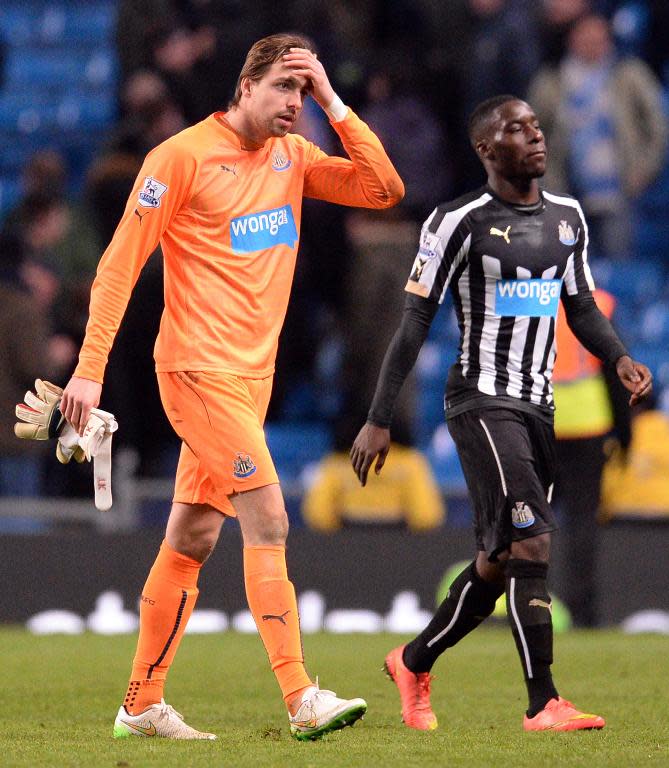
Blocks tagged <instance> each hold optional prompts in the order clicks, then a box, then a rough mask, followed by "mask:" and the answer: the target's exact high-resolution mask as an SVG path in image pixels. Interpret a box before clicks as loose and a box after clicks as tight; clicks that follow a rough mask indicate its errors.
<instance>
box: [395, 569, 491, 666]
mask: <svg viewBox="0 0 669 768" xmlns="http://www.w3.org/2000/svg"><path fill="white" fill-rule="evenodd" d="M503 592H504V590H503V588H501V587H498V586H497V585H495V584H490V583H488V582H486V581H483V579H482V578H481V577H480V576H479V575H478V573H477V572H476V564H475V563H471V564H470V565H469V566H468V567H467V568H465V570H464V571H462V573H460V575H459V576H457V578H456V579H455V581H454V582H453V583H452V584H451V588H450V590H449V592H448V595H447V596H446V599H445V600H444V602H443V603H442V604H441V605H440V606H439V608H438V609H437V612H436V613H435V615H434V617H433V618H432V621H431V622H430V623H429V624H428V625H427V627H426V628H425V629H424V630H423V631H422V632H421V633H420V635H418V637H417V638H416V639H415V640H412V641H411V642H410V643H409V644H408V645H407V647H406V648H405V649H404V657H403V661H404V663H405V664H406V666H407V668H408V669H410V670H411V671H412V672H415V673H416V674H418V673H420V672H429V671H430V670H431V669H432V665H433V664H434V662H435V661H436V660H437V658H438V657H439V656H440V655H441V654H442V653H443V652H444V651H445V650H446V649H447V648H450V647H451V646H453V645H455V644H456V643H457V642H459V641H460V640H462V638H463V637H464V636H465V635H467V634H469V632H471V631H472V630H473V629H476V627H478V625H479V624H480V623H481V622H482V621H483V620H484V619H485V618H487V617H488V616H490V614H491V613H492V612H493V610H494V609H495V603H496V602H497V598H498V597H499V596H500V595H502V594H503Z"/></svg>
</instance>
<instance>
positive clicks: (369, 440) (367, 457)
mask: <svg viewBox="0 0 669 768" xmlns="http://www.w3.org/2000/svg"><path fill="white" fill-rule="evenodd" d="M389 450H390V430H389V429H386V428H385V427H377V426H376V425H375V424H370V423H369V422H367V424H365V425H364V427H363V428H362V429H361V430H360V432H358V436H357V437H356V438H355V440H354V441H353V447H352V448H351V453H350V456H351V464H352V465H353V470H354V472H355V474H356V475H357V476H358V480H360V483H361V484H362V485H366V483H367V473H368V472H369V468H370V467H371V466H372V464H373V463H374V459H376V466H375V467H374V471H375V472H376V474H377V475H378V474H379V473H380V472H381V469H382V467H383V465H384V464H385V463H386V456H387V455H388V451H389ZM377 456H378V458H377Z"/></svg>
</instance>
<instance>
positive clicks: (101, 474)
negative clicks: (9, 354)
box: [14, 379, 118, 510]
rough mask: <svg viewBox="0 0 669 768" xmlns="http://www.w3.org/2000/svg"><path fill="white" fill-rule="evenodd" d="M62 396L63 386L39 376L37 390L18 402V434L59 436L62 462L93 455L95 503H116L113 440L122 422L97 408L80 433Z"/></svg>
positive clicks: (45, 437)
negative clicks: (64, 408)
mask: <svg viewBox="0 0 669 768" xmlns="http://www.w3.org/2000/svg"><path fill="white" fill-rule="evenodd" d="M62 397H63V390H62V389H61V388H60V387H57V386H56V385H55V384H51V383H50V382H48V381H42V380H41V379H37V380H36V381H35V393H33V392H30V391H29V392H26V394H25V398H24V402H23V403H19V404H18V405H17V406H16V416H17V418H18V419H20V421H19V422H17V423H16V424H15V425H14V434H15V435H16V436H17V437H20V438H22V439H24V440H50V439H56V438H57V440H58V442H57V443H56V456H57V458H58V461H60V462H61V464H68V463H69V462H70V460H71V459H74V460H75V461H78V462H82V461H84V459H87V460H88V461H91V459H93V474H94V482H95V506H96V507H97V508H98V509H101V510H107V509H109V508H110V507H111V505H112V495H111V441H112V435H113V434H114V432H116V430H117V429H118V423H117V422H116V419H115V418H114V416H113V414H111V413H108V412H107V411H102V410H100V409H99V408H93V409H92V410H91V415H90V416H89V417H88V421H87V422H86V426H85V428H84V434H83V435H82V436H81V437H80V436H79V434H78V433H77V432H76V430H75V429H74V427H72V425H71V424H69V423H68V421H67V420H66V419H65V417H64V416H63V414H62V413H61V412H60V410H59V407H58V406H59V405H60V401H61V399H62Z"/></svg>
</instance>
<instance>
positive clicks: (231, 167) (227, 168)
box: [221, 163, 237, 176]
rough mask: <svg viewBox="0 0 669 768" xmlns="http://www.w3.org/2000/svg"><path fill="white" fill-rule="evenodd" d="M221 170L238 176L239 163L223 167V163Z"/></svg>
mask: <svg viewBox="0 0 669 768" xmlns="http://www.w3.org/2000/svg"><path fill="white" fill-rule="evenodd" d="M221 170H222V171H225V172H226V173H231V174H232V175H233V176H237V163H235V164H234V165H223V163H221Z"/></svg>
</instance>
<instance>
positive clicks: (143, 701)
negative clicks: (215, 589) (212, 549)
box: [123, 541, 202, 715]
mask: <svg viewBox="0 0 669 768" xmlns="http://www.w3.org/2000/svg"><path fill="white" fill-rule="evenodd" d="M201 567H202V563H199V562H198V561H197V560H192V559H191V558H190V557H186V555H181V554H179V553H178V552H176V551H175V550H173V549H172V548H171V547H170V545H169V544H168V543H167V542H166V541H163V543H162V545H161V547H160V551H159V552H158V556H157V557H156V561H155V562H154V564H153V567H152V568H151V571H150V572H149V576H148V578H147V580H146V584H145V585H144V590H143V592H142V599H141V603H140V609H139V640H138V641H137V652H136V654H135V658H134V661H133V665H132V673H131V675H130V683H129V685H128V692H127V693H126V696H125V701H124V702H123V703H124V705H125V708H126V709H127V710H128V713H129V714H131V715H137V714H139V713H140V712H142V711H143V710H145V709H146V708H147V707H148V706H150V705H151V704H156V703H158V702H159V701H160V699H161V698H162V696H163V687H164V685H165V678H166V677H167V672H168V670H169V668H170V665H171V664H172V661H173V660H174V655H175V654H176V652H177V648H178V647H179V643H180V642H181V638H182V636H183V633H184V631H185V630H186V624H187V623H188V619H189V618H190V616H191V613H192V612H193V608H194V607H195V601H196V600H197V595H198V589H197V579H198V576H199V574H200V568H201Z"/></svg>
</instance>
